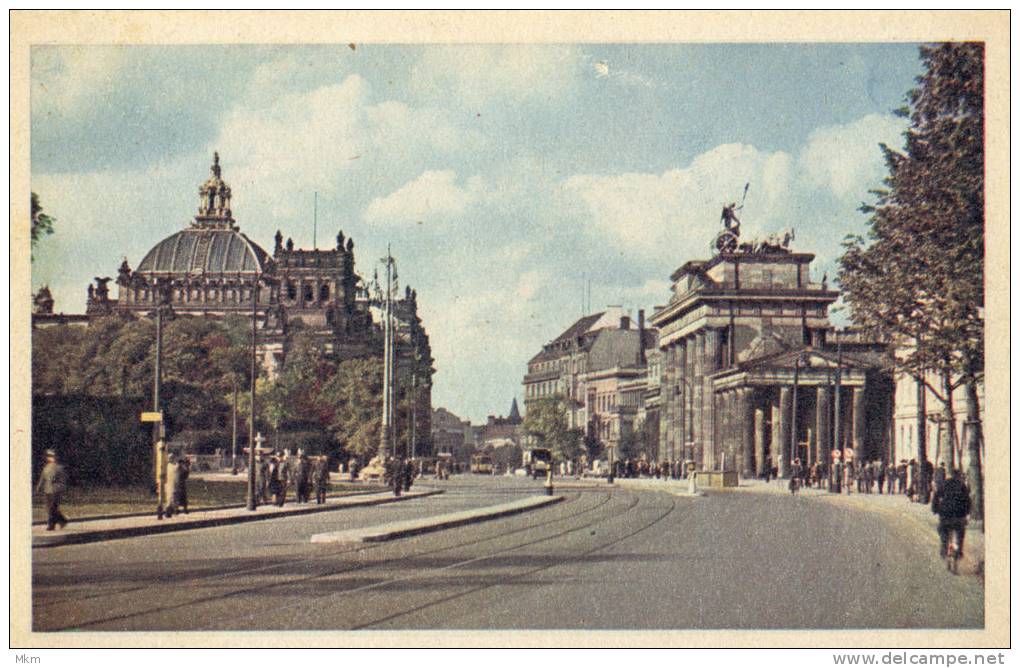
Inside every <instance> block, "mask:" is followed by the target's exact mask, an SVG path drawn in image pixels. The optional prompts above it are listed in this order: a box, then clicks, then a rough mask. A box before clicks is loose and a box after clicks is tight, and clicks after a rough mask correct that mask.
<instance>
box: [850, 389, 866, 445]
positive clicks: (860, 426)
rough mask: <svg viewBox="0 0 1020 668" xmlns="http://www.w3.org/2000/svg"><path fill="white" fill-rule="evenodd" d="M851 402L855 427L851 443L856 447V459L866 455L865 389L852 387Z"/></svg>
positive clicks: (853, 426)
mask: <svg viewBox="0 0 1020 668" xmlns="http://www.w3.org/2000/svg"><path fill="white" fill-rule="evenodd" d="M849 391H850V401H851V405H852V406H853V412H854V415H853V425H852V430H851V438H850V442H851V443H853V446H854V455H855V456H856V457H862V456H863V454H864V429H865V415H864V388H863V387H851V388H849Z"/></svg>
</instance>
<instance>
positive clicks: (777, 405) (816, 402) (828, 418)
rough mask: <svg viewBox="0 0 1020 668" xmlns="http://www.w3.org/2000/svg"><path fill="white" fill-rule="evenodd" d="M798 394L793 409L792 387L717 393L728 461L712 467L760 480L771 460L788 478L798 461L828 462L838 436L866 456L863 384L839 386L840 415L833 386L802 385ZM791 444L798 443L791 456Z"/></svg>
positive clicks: (722, 450) (719, 433) (721, 438)
mask: <svg viewBox="0 0 1020 668" xmlns="http://www.w3.org/2000/svg"><path fill="white" fill-rule="evenodd" d="M796 394H797V400H796V401H797V406H796V411H795V410H794V386H793V385H792V384H791V385H760V386H754V385H744V386H740V387H735V388H730V389H725V390H721V391H718V392H716V394H715V416H716V432H717V438H718V440H719V442H720V443H721V445H722V447H721V448H719V451H720V454H721V456H723V457H725V460H726V461H715V462H712V466H713V467H715V468H718V467H722V466H725V467H726V468H728V469H735V470H738V471H740V472H741V474H742V475H744V476H745V477H750V476H760V475H762V474H763V473H764V472H765V466H766V462H767V461H768V460H769V459H771V461H772V466H774V467H776V468H778V470H779V475H781V476H783V477H786V476H789V474H790V468H791V464H792V462H793V459H794V458H800V460H801V465H802V466H811V465H813V464H814V463H815V462H818V461H821V462H824V463H828V462H829V461H830V457H831V454H830V453H831V452H832V450H833V449H835V447H836V444H835V438H836V435H837V433H838V434H839V440H840V443H841V444H842V447H843V448H848V447H852V448H854V451H855V453H857V455H858V456H860V455H861V454H862V453H863V452H864V436H865V426H866V425H865V416H866V408H865V393H864V385H863V384H859V385H844V386H842V387H841V388H840V395H839V399H840V401H839V402H838V404H839V415H838V417H837V415H836V407H837V402H836V396H835V387H834V386H833V385H830V384H828V383H826V384H821V383H818V382H809V383H805V384H801V385H798V386H797V387H796ZM837 419H838V420H839V425H838V426H839V429H838V431H837V429H836V426H837V425H836V420H837ZM794 422H796V435H794V434H793V433H792V430H793V429H794ZM791 440H795V441H796V444H797V451H796V452H795V453H793V455H792V456H791ZM707 464H708V462H706V465H707Z"/></svg>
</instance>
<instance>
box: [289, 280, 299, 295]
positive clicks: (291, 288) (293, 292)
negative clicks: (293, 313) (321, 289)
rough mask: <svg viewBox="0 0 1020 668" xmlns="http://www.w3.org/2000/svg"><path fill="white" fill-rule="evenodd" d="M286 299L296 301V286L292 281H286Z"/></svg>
mask: <svg viewBox="0 0 1020 668" xmlns="http://www.w3.org/2000/svg"><path fill="white" fill-rule="evenodd" d="M287 299H297V286H296V285H294V281H287Z"/></svg>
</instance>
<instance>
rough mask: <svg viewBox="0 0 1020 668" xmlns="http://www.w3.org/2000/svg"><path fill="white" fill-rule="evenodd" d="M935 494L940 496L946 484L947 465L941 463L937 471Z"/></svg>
mask: <svg viewBox="0 0 1020 668" xmlns="http://www.w3.org/2000/svg"><path fill="white" fill-rule="evenodd" d="M934 477H935V481H934V482H935V493H936V494H938V493H939V492H941V491H942V488H943V487H944V486H945V484H946V463H945V462H939V467H938V468H937V469H935V476H934Z"/></svg>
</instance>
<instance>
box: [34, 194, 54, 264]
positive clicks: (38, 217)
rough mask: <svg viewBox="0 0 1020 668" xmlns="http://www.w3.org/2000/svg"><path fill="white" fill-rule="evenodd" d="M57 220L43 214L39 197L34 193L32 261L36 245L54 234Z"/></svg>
mask: <svg viewBox="0 0 1020 668" xmlns="http://www.w3.org/2000/svg"><path fill="white" fill-rule="evenodd" d="M55 222H56V220H55V219H54V218H53V217H52V216H50V215H49V214H45V213H43V208H42V203H41V202H40V201H39V196H38V195H36V194H35V193H32V251H33V255H32V259H33V260H34V259H35V254H34V252H35V245H36V243H37V242H38V241H39V239H41V238H42V237H43V235H46V234H53V223H55Z"/></svg>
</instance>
